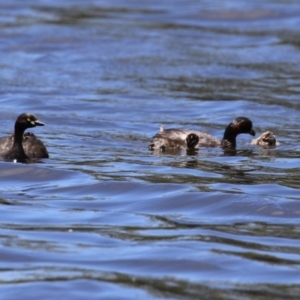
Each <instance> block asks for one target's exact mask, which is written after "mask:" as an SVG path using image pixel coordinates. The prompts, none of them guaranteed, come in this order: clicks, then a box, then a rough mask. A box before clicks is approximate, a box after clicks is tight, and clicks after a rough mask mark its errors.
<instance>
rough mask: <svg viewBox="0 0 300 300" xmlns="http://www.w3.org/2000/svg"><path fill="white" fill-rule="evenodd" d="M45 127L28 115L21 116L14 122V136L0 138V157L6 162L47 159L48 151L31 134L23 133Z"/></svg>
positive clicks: (35, 118) (31, 115)
mask: <svg viewBox="0 0 300 300" xmlns="http://www.w3.org/2000/svg"><path fill="white" fill-rule="evenodd" d="M36 126H45V124H44V123H43V122H41V121H39V120H38V119H37V117H36V116H35V115H33V114H30V113H23V114H21V115H20V116H19V117H18V118H17V120H16V122H15V131H14V134H13V135H11V136H7V137H2V138H0V156H1V157H2V158H4V159H7V160H14V159H16V160H25V159H37V158H48V157H49V154H48V151H47V149H46V147H45V145H44V144H43V142H42V141H41V140H39V139H38V138H37V137H36V136H35V135H34V134H33V133H31V132H28V133H25V134H24V132H25V130H26V129H28V128H32V127H36Z"/></svg>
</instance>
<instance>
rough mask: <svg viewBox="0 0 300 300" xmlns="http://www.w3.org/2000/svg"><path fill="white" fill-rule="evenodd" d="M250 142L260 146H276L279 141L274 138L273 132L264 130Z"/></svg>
mask: <svg viewBox="0 0 300 300" xmlns="http://www.w3.org/2000/svg"><path fill="white" fill-rule="evenodd" d="M251 144H252V145H260V146H278V145H279V142H278V141H277V140H276V136H275V135H274V134H273V132H271V131H266V132H264V133H262V134H261V136H259V137H258V138H257V139H253V140H252V141H251Z"/></svg>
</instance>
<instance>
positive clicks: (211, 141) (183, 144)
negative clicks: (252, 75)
mask: <svg viewBox="0 0 300 300" xmlns="http://www.w3.org/2000/svg"><path fill="white" fill-rule="evenodd" d="M241 133H248V134H250V135H252V136H255V131H254V130H253V129H252V122H251V120H250V119H248V118H246V117H238V118H236V119H234V120H233V121H232V122H230V123H229V124H228V126H227V127H226V128H225V131H224V135H223V139H222V140H221V141H220V140H218V139H216V138H215V137H213V136H211V135H210V134H207V133H204V132H201V131H196V130H188V129H180V128H170V129H164V128H163V127H161V128H160V131H159V132H158V133H157V134H156V135H155V136H154V137H153V138H152V141H151V142H150V144H149V146H148V149H149V150H161V151H164V150H171V149H195V148H199V147H222V148H233V149H234V148H235V147H236V137H237V136H238V135H239V134H241Z"/></svg>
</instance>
